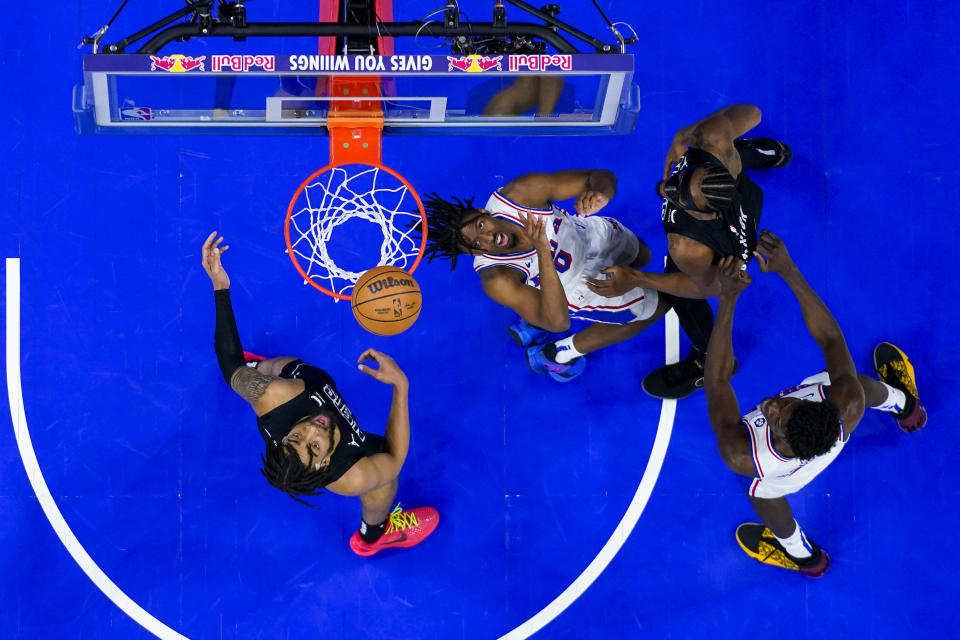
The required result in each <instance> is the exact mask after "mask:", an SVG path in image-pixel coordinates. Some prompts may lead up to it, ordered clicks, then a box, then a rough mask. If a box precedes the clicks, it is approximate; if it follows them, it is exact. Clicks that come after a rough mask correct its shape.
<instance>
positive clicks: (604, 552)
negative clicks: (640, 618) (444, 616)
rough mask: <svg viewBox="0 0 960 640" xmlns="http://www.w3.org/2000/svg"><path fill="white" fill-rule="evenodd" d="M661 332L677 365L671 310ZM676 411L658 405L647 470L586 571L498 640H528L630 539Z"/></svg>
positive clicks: (668, 404)
mask: <svg viewBox="0 0 960 640" xmlns="http://www.w3.org/2000/svg"><path fill="white" fill-rule="evenodd" d="M664 330H665V333H666V352H667V357H666V362H667V363H673V362H677V361H678V360H679V357H680V323H679V321H678V320H677V314H676V313H674V311H673V310H672V309H671V310H670V312H669V313H667V315H666V317H665V318H664ZM676 412H677V401H676V400H664V401H663V404H662V405H661V406H660V424H659V425H658V426H657V436H656V438H654V440H653V449H651V451H650V458H648V459H647V468H646V469H644V470H643V478H641V479H640V485H639V486H638V487H637V491H636V493H634V494H633V500H631V501H630V505H629V506H628V507H627V512H626V513H624V514H623V518H621V519H620V523H619V524H618V525H617V528H616V529H614V530H613V534H611V536H610V538H609V539H608V540H607V543H606V544H605V545H603V548H602V549H600V553H598V554H597V557H596V558H594V559H593V561H592V562H591V563H590V564H589V565H587V568H586V569H584V570H583V572H582V573H581V574H580V575H579V576H577V579H576V580H574V581H573V582H572V583H571V584H570V586H569V587H567V588H566V589H564V590H563V593H561V594H560V595H558V596H557V597H556V598H554V599H553V602H551V603H550V604H548V605H547V606H545V607H544V608H543V609H541V610H540V611H538V612H537V613H536V614H535V615H534V616H533V617H532V618H530V619H529V620H527V621H526V622H524V623H523V624H521V625H520V626H519V627H517V628H516V629H514V630H513V631H511V632H510V633H507V634H506V635H504V636H502V637H501V638H500V640H523V639H524V638H529V637H530V636H531V635H533V634H534V633H536V632H537V631H539V630H540V629H542V628H543V627H544V626H546V625H547V624H548V623H549V622H550V621H551V620H553V619H554V618H556V617H557V616H558V615H560V614H561V613H562V612H563V610H564V609H566V608H567V607H569V606H570V605H571V604H573V603H574V601H575V600H576V599H577V598H579V597H580V596H582V595H583V593H584V592H585V591H586V590H587V589H588V588H589V587H590V585H591V584H593V581H594V580H596V579H597V578H598V577H599V576H600V574H601V573H603V570H604V569H606V568H607V565H608V564H610V561H611V560H613V557H614V556H615V555H617V553H618V552H619V551H620V548H621V547H623V543H624V542H626V541H627V538H629V537H630V533H631V532H632V531H633V528H634V527H635V526H636V525H637V521H638V520H640V515H641V514H642V513H643V510H644V508H646V506H647V501H648V500H649V499H650V494H651V493H653V487H654V485H655V484H656V483H657V478H658V477H659V476H660V469H661V468H662V467H663V459H664V458H665V457H666V455H667V445H669V444H670V434H671V433H673V418H674V415H676Z"/></svg>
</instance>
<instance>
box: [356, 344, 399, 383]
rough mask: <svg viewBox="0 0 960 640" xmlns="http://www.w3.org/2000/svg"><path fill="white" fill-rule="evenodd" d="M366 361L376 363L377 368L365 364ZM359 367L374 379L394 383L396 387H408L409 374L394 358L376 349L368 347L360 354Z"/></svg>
mask: <svg viewBox="0 0 960 640" xmlns="http://www.w3.org/2000/svg"><path fill="white" fill-rule="evenodd" d="M364 362H373V363H376V365H377V368H376V369H374V368H373V367H370V366H368V365H365V364H363V363H364ZM357 369H360V371H363V372H364V373H365V374H367V375H368V376H370V377H371V378H373V379H374V380H378V381H380V382H382V383H384V384H389V385H393V386H394V387H404V388H406V387H407V386H408V384H409V383H408V381H407V374H405V373H404V372H403V369H401V368H400V367H399V366H398V365H397V363H396V362H394V361H393V358H391V357H390V356H388V355H387V354H385V353H381V352H380V351H377V350H376V349H367V350H366V351H364V352H363V353H361V354H360V357H359V358H357Z"/></svg>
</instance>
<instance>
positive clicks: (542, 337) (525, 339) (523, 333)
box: [507, 318, 550, 348]
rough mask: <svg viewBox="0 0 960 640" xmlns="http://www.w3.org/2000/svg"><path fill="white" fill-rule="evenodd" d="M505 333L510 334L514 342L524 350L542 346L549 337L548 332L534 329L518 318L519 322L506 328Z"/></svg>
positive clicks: (538, 328)
mask: <svg viewBox="0 0 960 640" xmlns="http://www.w3.org/2000/svg"><path fill="white" fill-rule="evenodd" d="M507 333H509V334H510V337H511V338H513V341H514V342H516V343H517V344H518V345H520V346H521V347H524V348H526V347H531V346H533V345H540V344H543V343H545V342H546V341H547V338H548V337H549V336H550V332H549V331H547V330H546V329H541V328H540V327H535V326H533V325H532V324H530V323H529V322H527V321H526V320H524V319H523V318H520V322H518V323H517V324H511V325H510V326H509V327H507Z"/></svg>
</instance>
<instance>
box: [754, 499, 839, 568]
mask: <svg viewBox="0 0 960 640" xmlns="http://www.w3.org/2000/svg"><path fill="white" fill-rule="evenodd" d="M748 497H749V498H750V504H751V505H752V506H753V510H754V511H755V512H756V513H757V515H758V516H760V520H761V521H762V522H763V524H757V523H752V522H748V523H744V524H742V525H740V526H739V527H737V542H738V543H739V544H740V546H741V548H743V550H744V551H746V552H747V555H749V556H750V557H752V558H754V559H756V560H759V561H760V562H763V563H764V564H772V565H775V566H779V567H783V568H785V569H792V570H794V571H799V572H800V573H802V574H804V575H806V576H810V577H812V578H819V577H820V576H822V575H823V574H824V573H826V571H827V568H828V567H829V566H830V556H829V555H827V552H826V551H823V550H822V549H820V547H818V546H817V545H816V543H814V542H813V541H811V540H809V539H808V538H807V537H806V535H805V534H804V533H803V530H802V529H801V528H800V525H799V524H798V523H797V521H796V520H795V519H794V517H793V510H792V509H791V508H790V503H789V502H787V500H786V498H783V497H780V498H756V497H754V496H748Z"/></svg>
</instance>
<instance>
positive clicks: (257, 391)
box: [230, 367, 280, 404]
mask: <svg viewBox="0 0 960 640" xmlns="http://www.w3.org/2000/svg"><path fill="white" fill-rule="evenodd" d="M279 379H280V378H278V377H277V376H268V375H264V374H262V373H260V372H259V371H257V370H256V369H251V368H250V367H240V368H239V369H237V370H236V371H235V372H234V373H233V376H232V377H231V378H230V388H231V389H233V390H234V391H236V392H237V393H238V394H240V397H242V398H243V399H244V400H246V401H247V402H249V403H250V404H256V402H257V401H258V400H259V399H260V398H262V397H263V394H265V393H266V392H267V387H269V386H270V383H271V382H273V381H274V380H279Z"/></svg>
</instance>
